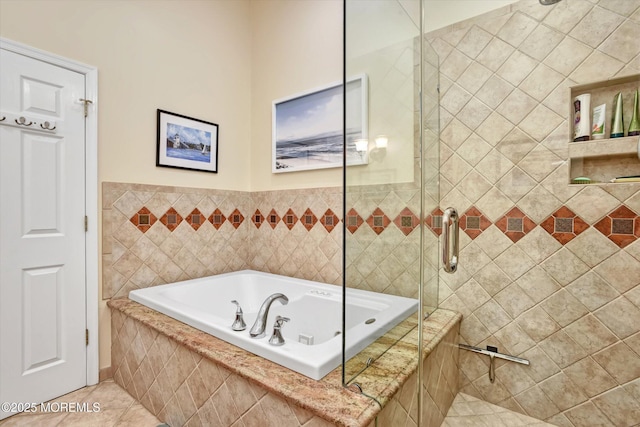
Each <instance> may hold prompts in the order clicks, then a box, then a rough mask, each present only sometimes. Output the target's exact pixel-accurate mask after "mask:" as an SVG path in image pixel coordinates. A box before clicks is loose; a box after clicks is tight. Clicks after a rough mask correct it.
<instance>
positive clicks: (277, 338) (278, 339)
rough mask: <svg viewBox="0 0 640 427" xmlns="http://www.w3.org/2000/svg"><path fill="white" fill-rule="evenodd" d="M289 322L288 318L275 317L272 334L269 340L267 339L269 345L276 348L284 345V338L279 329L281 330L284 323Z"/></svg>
mask: <svg viewBox="0 0 640 427" xmlns="http://www.w3.org/2000/svg"><path fill="white" fill-rule="evenodd" d="M289 320H291V319H289V318H288V317H282V316H276V322H275V323H274V324H273V334H272V335H271V338H269V344H271V345H276V346H281V345H284V337H283V336H282V332H280V329H282V325H284V322H288V321H289Z"/></svg>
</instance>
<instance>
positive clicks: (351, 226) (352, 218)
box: [347, 208, 364, 234]
mask: <svg viewBox="0 0 640 427" xmlns="http://www.w3.org/2000/svg"><path fill="white" fill-rule="evenodd" d="M362 224H364V220H363V219H362V217H361V216H360V215H358V212H356V210H355V209H353V208H351V209H350V210H349V212H347V230H349V232H350V233H351V234H353V233H355V232H356V231H357V230H358V228H360V226H361V225H362Z"/></svg>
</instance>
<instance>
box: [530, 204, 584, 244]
mask: <svg viewBox="0 0 640 427" xmlns="http://www.w3.org/2000/svg"><path fill="white" fill-rule="evenodd" d="M540 226H541V227H542V228H543V229H544V230H545V231H546V232H547V233H549V234H551V236H552V237H553V238H554V239H556V240H557V241H558V242H559V243H560V244H561V245H566V244H567V243H569V242H570V241H572V240H573V239H574V238H575V237H576V236H577V235H579V234H580V233H582V232H583V231H585V230H586V229H588V228H589V224H587V223H586V222H585V221H584V220H583V219H582V218H580V217H579V216H578V215H576V214H575V213H574V212H573V211H572V210H571V209H569V208H568V207H566V206H563V207H561V208H560V209H558V210H557V211H555V212H554V213H553V214H551V215H550V216H549V217H548V218H547V219H545V220H544V221H542V223H540Z"/></svg>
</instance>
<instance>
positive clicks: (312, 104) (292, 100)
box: [271, 74, 369, 173]
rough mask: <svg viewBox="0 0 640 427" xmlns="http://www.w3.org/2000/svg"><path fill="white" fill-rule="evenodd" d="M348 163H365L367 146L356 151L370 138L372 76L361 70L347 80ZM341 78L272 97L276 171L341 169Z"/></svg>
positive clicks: (272, 166)
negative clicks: (369, 85)
mask: <svg viewBox="0 0 640 427" xmlns="http://www.w3.org/2000/svg"><path fill="white" fill-rule="evenodd" d="M346 94H347V102H346V107H347V111H348V112H349V114H347V120H348V121H349V123H347V126H346V128H347V137H346V145H347V153H346V157H347V165H348V166H351V165H366V164H368V162H369V158H368V153H367V150H363V151H358V150H356V143H355V142H356V141H357V140H367V138H368V122H369V116H368V79H367V75H366V74H358V75H356V76H354V77H352V78H350V79H348V80H347V90H346ZM342 97H343V88H342V82H337V83H333V84H330V85H326V86H323V87H320V88H316V89H313V90H310V91H306V92H303V93H299V94H296V95H293V96H289V97H286V98H282V99H278V100H275V101H273V109H272V145H273V147H272V161H271V171H272V172H273V173H283V172H297V171H304V170H313V169H326V168H335V167H342V166H343V163H344V159H343V114H342V110H343V101H342Z"/></svg>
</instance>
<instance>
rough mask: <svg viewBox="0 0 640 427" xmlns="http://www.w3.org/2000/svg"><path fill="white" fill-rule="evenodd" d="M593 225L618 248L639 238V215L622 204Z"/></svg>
mask: <svg viewBox="0 0 640 427" xmlns="http://www.w3.org/2000/svg"><path fill="white" fill-rule="evenodd" d="M594 227H595V228H596V230H598V231H599V232H601V233H602V234H604V235H605V236H606V237H608V238H609V240H611V241H612V242H613V243H615V244H616V245H618V246H619V247H620V248H624V247H625V246H627V245H629V244H631V243H633V242H635V241H636V240H637V239H639V238H640V216H638V215H636V213H635V212H633V211H632V210H631V209H629V208H628V207H626V206H624V205H623V206H620V207H619V208H618V209H616V210H614V211H611V212H609V213H608V214H607V216H605V217H604V218H602V219H601V220H600V221H598V222H597V223H596V224H595V225H594Z"/></svg>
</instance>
